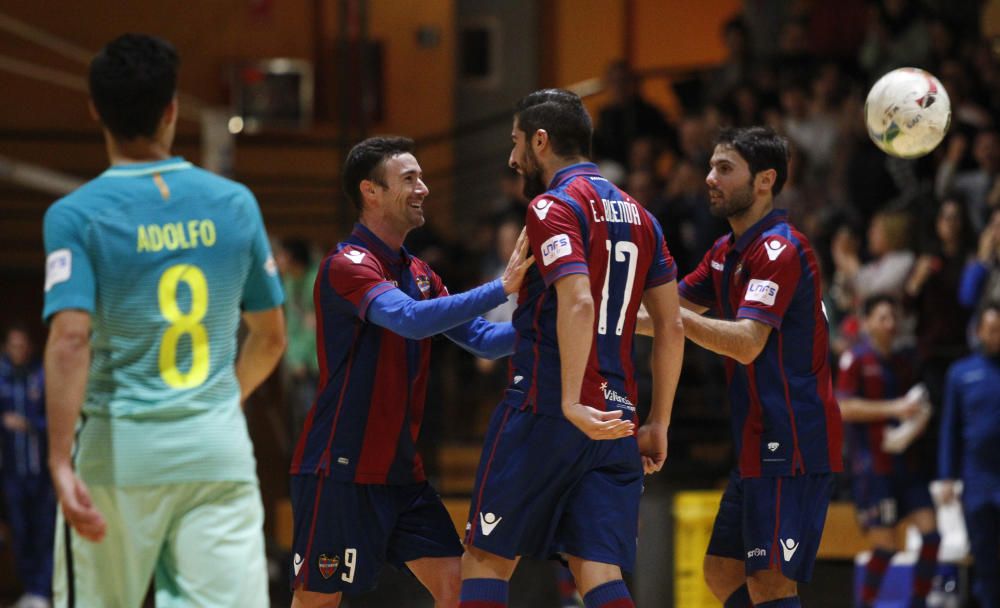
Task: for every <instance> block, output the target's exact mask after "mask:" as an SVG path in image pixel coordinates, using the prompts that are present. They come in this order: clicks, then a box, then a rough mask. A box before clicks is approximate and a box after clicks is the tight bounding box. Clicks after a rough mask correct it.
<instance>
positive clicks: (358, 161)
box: [342, 135, 413, 212]
mask: <svg viewBox="0 0 1000 608" xmlns="http://www.w3.org/2000/svg"><path fill="white" fill-rule="evenodd" d="M408 153H409V154H412V153H413V140H412V139H410V138H408V137H399V136H395V135H386V136H379V137H369V138H368V139H366V140H364V141H362V142H360V143H357V144H355V145H354V147H353V148H351V151H350V152H348V153H347V160H345V161H344V172H343V175H342V181H343V182H344V193H345V194H346V195H347V198H349V199H351V202H352V203H354V208H355V209H357V210H358V211H359V212H360V211H361V201H362V199H361V182H363V181H365V180H366V179H367V180H371V181H373V182H375V183H377V184H381V185H383V186H384V185H385V181H384V180H385V177H384V171H383V169H384V168H385V161H387V160H389V159H390V158H393V157H394V156H399V155H400V154H408Z"/></svg>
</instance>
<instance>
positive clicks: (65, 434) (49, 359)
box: [45, 310, 107, 542]
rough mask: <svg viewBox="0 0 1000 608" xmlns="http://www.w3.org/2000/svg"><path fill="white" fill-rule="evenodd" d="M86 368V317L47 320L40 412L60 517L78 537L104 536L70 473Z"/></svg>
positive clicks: (69, 313)
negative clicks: (42, 412) (43, 414)
mask: <svg viewBox="0 0 1000 608" xmlns="http://www.w3.org/2000/svg"><path fill="white" fill-rule="evenodd" d="M89 368H90V313H87V312H84V311H81V310H63V311H60V312H57V313H56V314H55V315H54V316H53V317H52V324H51V327H50V331H49V340H48V342H47V343H46V345H45V402H46V403H45V409H46V412H47V415H48V417H49V471H50V472H51V474H52V484H53V486H55V490H56V495H57V496H58V498H59V504H60V506H61V507H62V511H63V516H64V517H65V518H66V521H67V522H69V524H70V525H71V526H73V529H74V530H76V531H77V533H78V534H80V536H82V537H84V538H86V539H87V540H90V541H94V542H97V541H100V540H101V539H102V538H104V533H105V531H106V529H107V524H106V522H105V521H104V517H103V516H102V515H101V514H100V513H99V512H98V511H97V509H96V508H94V505H93V502H92V501H91V499H90V492H89V491H88V490H87V486H86V484H84V483H83V481H82V480H81V479H80V478H79V477H77V475H76V472H75V471H74V470H73V460H72V451H73V438H74V436H75V434H76V423H77V421H78V419H79V418H80V410H81V408H82V407H83V399H84V394H85V392H86V390H87V373H88V371H89Z"/></svg>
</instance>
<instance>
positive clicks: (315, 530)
mask: <svg viewBox="0 0 1000 608" xmlns="http://www.w3.org/2000/svg"><path fill="white" fill-rule="evenodd" d="M292 513H293V515H294V520H295V522H294V525H295V538H294V539H293V541H292V553H293V557H292V589H293V590H294V589H296V588H302V589H305V590H306V591H315V592H317V593H337V592H344V593H345V594H346V595H357V594H360V593H364V592H366V591H370V590H372V589H374V588H375V583H376V581H377V579H378V574H379V571H380V570H381V569H382V566H383V564H385V563H386V562H388V563H390V564H392V565H393V566H396V567H397V568H400V569H405V568H406V562H409V561H413V560H415V559H419V558H422V557H459V556H461V555H462V545H461V543H460V542H459V538H458V533H457V532H456V531H455V526H454V524H452V521H451V517H450V516H449V515H448V511H447V510H446V509H445V508H444V505H443V504H441V498H440V497H439V496H438V494H437V492H436V491H435V490H434V488H432V487H431V485H430V484H429V483H427V482H426V481H425V482H420V483H415V484H410V485H403V486H386V485H368V484H356V483H350V482H338V481H333V480H332V479H330V478H329V477H319V476H316V475H293V476H292Z"/></svg>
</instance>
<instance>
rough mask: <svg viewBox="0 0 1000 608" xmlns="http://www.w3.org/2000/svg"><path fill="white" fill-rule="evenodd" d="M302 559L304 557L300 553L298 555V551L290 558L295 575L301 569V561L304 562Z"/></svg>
mask: <svg viewBox="0 0 1000 608" xmlns="http://www.w3.org/2000/svg"><path fill="white" fill-rule="evenodd" d="M304 561H305V559H304V558H303V557H302V556H301V555H299V554H298V553H296V554H295V557H294V558H292V568H294V569H295V576H298V575H299V570H301V569H302V562H304Z"/></svg>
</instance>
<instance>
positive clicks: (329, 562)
mask: <svg viewBox="0 0 1000 608" xmlns="http://www.w3.org/2000/svg"><path fill="white" fill-rule="evenodd" d="M317 564H318V565H319V573H320V574H322V575H323V578H330V577H331V576H333V573H334V572H336V571H337V566H339V565H340V556H339V555H334V556H333V557H327V555H326V553H322V554H320V556H319V560H317Z"/></svg>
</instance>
